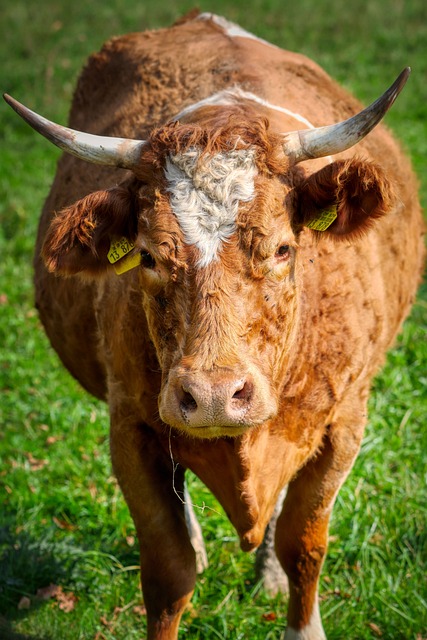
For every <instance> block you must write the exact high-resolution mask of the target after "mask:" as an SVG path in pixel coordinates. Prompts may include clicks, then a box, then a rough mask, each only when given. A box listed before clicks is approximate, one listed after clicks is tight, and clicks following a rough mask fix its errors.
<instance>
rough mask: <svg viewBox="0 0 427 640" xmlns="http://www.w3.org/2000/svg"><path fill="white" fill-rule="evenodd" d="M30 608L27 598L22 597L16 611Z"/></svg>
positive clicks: (29, 601)
mask: <svg viewBox="0 0 427 640" xmlns="http://www.w3.org/2000/svg"><path fill="white" fill-rule="evenodd" d="M30 607H31V600H30V599H29V598H27V596H22V598H21V599H20V601H19V602H18V609H19V610H22V609H29V608H30Z"/></svg>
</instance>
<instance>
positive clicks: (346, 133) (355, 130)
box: [283, 67, 411, 164]
mask: <svg viewBox="0 0 427 640" xmlns="http://www.w3.org/2000/svg"><path fill="white" fill-rule="evenodd" d="M410 73H411V69H410V67H406V69H404V70H403V71H402V73H401V74H400V75H399V77H398V78H397V79H396V80H395V81H394V83H393V84H392V85H391V87H390V88H389V89H387V91H386V92H385V93H383V95H382V96H381V97H380V98H378V100H375V102H373V103H372V104H371V105H370V106H369V107H366V109H364V110H363V111H361V112H360V113H358V114H357V115H355V116H353V117H352V118H349V119H348V120H344V121H343V122H339V123H338V124H332V125H329V126H326V127H318V128H316V129H301V130H299V131H291V132H289V133H285V134H283V151H284V152H285V154H286V155H287V156H288V157H289V158H290V159H291V160H292V161H293V162H294V163H295V164H296V163H298V162H301V161H302V160H310V159H313V158H323V157H325V156H332V155H334V154H335V153H340V151H345V150H346V149H349V148H350V147H352V146H353V145H355V144H356V143H357V142H360V141H361V140H362V139H363V138H364V137H365V136H366V135H367V134H368V133H369V132H370V131H372V129H373V128H374V127H375V126H376V125H377V124H378V123H379V122H380V121H381V120H382V118H383V117H384V116H385V114H386V113H387V111H388V110H389V109H390V107H391V105H392V104H393V102H394V101H395V100H396V98H397V96H398V95H399V93H400V92H401V91H402V89H403V87H404V86H405V84H406V81H407V79H408V77H409V74H410Z"/></svg>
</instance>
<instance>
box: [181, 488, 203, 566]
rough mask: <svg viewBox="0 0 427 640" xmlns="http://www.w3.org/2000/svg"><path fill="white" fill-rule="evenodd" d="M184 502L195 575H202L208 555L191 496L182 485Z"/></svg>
mask: <svg viewBox="0 0 427 640" xmlns="http://www.w3.org/2000/svg"><path fill="white" fill-rule="evenodd" d="M184 500H185V505H184V507H185V521H186V523H187V529H188V533H189V534H190V540H191V544H192V545H193V549H194V551H195V552H196V570H197V573H203V571H204V570H205V569H207V568H208V565H209V563H208V554H207V553H206V547H205V543H204V540H203V534H202V528H201V526H200V523H199V521H198V520H197V516H196V514H195V512H194V506H193V503H192V502H191V496H190V494H189V491H188V488H187V485H186V484H185V485H184Z"/></svg>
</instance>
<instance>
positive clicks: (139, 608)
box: [132, 604, 147, 616]
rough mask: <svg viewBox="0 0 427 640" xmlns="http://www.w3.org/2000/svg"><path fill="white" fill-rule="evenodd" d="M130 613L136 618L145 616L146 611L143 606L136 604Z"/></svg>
mask: <svg viewBox="0 0 427 640" xmlns="http://www.w3.org/2000/svg"><path fill="white" fill-rule="evenodd" d="M132 613H134V614H135V615H136V616H146V615H147V609H146V608H145V605H144V604H137V605H135V606H134V607H133V609H132Z"/></svg>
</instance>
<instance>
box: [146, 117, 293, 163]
mask: <svg viewBox="0 0 427 640" xmlns="http://www.w3.org/2000/svg"><path fill="white" fill-rule="evenodd" d="M193 120H195V122H192V123H191V124H187V123H180V122H179V121H175V122H170V123H168V124H166V125H164V126H162V127H159V128H157V129H154V131H152V133H151V135H150V137H149V143H150V147H151V150H152V152H153V153H154V155H155V156H157V159H158V162H159V163H160V164H163V163H164V160H165V157H167V156H169V155H177V154H182V153H184V152H185V151H187V150H188V149H189V148H197V149H198V150H199V152H200V157H201V158H203V156H205V155H206V154H209V155H214V154H217V153H221V152H222V153H226V152H231V151H235V150H244V149H253V150H254V151H255V156H256V162H257V165H258V169H259V170H260V171H267V172H275V173H282V172H283V171H284V168H285V167H284V164H286V163H285V159H284V155H283V151H282V146H281V136H280V135H278V134H276V133H273V132H271V131H270V128H269V124H270V123H269V120H268V118H265V117H260V116H256V115H255V114H254V115H252V114H249V113H248V111H247V110H245V111H244V110H243V109H242V108H239V107H233V108H232V109H231V108H230V109H224V108H222V109H218V108H216V107H207V108H204V109H203V125H201V124H199V122H198V121H197V118H194V116H193Z"/></svg>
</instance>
